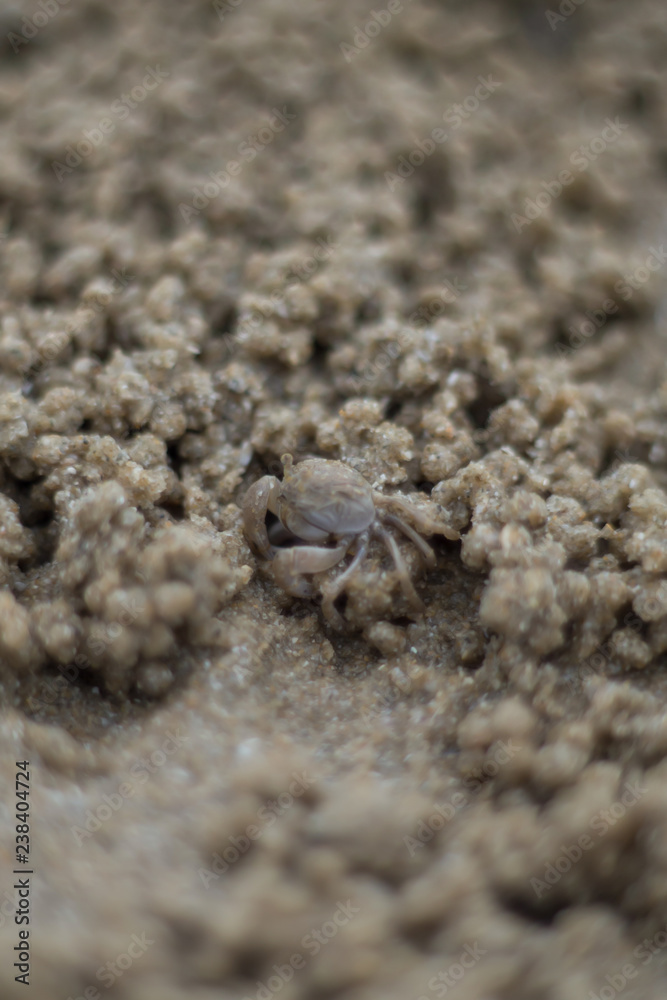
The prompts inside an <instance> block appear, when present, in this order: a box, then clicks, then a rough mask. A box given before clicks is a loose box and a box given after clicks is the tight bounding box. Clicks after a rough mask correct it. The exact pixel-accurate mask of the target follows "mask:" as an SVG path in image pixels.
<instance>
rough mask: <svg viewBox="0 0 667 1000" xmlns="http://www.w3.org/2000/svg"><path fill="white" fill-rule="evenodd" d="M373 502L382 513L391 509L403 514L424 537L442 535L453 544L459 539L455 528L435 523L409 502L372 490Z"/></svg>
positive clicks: (434, 520) (433, 519) (435, 521)
mask: <svg viewBox="0 0 667 1000" xmlns="http://www.w3.org/2000/svg"><path fill="white" fill-rule="evenodd" d="M373 501H374V503H375V506H376V507H378V508H381V509H382V510H383V511H384V510H391V508H392V507H393V508H394V509H396V510H398V511H399V512H400V513H403V514H405V516H406V517H407V518H409V520H410V521H412V523H413V524H414V526H415V528H416V529H417V530H418V531H421V532H422V534H424V535H444V536H445V538H449V540H450V541H453V542H455V541H457V540H458V539H459V538H460V537H461V535H460V533H459V532H458V531H456V529H455V528H450V527H449V525H447V524H444V523H443V522H442V521H437V520H436V519H435V518H434V517H432V516H431V515H429V514H427V513H426V511H424V510H420V508H419V507H418V506H417V504H414V503H410V501H409V500H403V499H402V498H401V497H399V496H396V495H394V496H386V495H385V494H384V493H379V492H378V491H377V490H374V491H373Z"/></svg>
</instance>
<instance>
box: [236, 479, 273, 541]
mask: <svg viewBox="0 0 667 1000" xmlns="http://www.w3.org/2000/svg"><path fill="white" fill-rule="evenodd" d="M279 487H280V483H279V482H278V480H277V479H276V478H275V477H274V476H264V477H263V478H262V479H259V480H258V481H257V482H256V483H253V485H252V486H251V487H250V489H249V490H248V492H247V493H246V495H245V499H244V501H243V529H244V531H245V534H246V538H247V539H248V543H249V545H250V548H251V549H252V550H253V552H254V553H255V555H258V556H261V557H262V558H263V559H273V557H274V555H275V549H274V547H273V546H272V545H271V542H270V541H269V536H268V533H267V530H266V512H267V510H270V509H271V507H272V506H275V504H274V497H275V495H276V493H277V491H278V489H279Z"/></svg>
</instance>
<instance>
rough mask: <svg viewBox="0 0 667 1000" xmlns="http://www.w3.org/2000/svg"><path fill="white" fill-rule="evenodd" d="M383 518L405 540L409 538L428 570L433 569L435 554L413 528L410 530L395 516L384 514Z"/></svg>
mask: <svg viewBox="0 0 667 1000" xmlns="http://www.w3.org/2000/svg"><path fill="white" fill-rule="evenodd" d="M383 516H384V520H385V521H386V522H387V523H388V524H393V526H394V527H395V528H398V530H399V531H402V532H403V534H404V535H405V536H406V538H409V539H410V541H411V542H413V543H414V544H415V545H416V546H417V548H418V549H419V551H420V552H421V554H422V555H423V556H424V559H425V560H426V565H427V566H428V567H429V568H430V569H435V553H434V552H433V549H432V548H431V546H430V545H429V544H428V542H425V541H424V539H423V538H422V536H421V535H418V534H417V532H416V531H415V529H414V528H411V527H410V525H409V524H406V523H405V521H401V519H400V517H396V515H395V514H384V515H383Z"/></svg>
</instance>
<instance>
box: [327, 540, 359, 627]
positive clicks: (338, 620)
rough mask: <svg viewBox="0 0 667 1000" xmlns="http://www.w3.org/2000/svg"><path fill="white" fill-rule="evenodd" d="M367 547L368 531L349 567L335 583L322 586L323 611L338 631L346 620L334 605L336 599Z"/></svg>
mask: <svg viewBox="0 0 667 1000" xmlns="http://www.w3.org/2000/svg"><path fill="white" fill-rule="evenodd" d="M367 548H368V533H367V532H366V533H364V535H362V536H361V539H360V541H359V549H358V551H357V554H356V555H355V557H354V559H353V560H352V562H351V563H350V565H349V566H348V567H347V569H345V570H343V572H342V573H341V574H340V576H339V577H337V578H336V579H335V580H334V581H333V583H331V584H329V585H328V586H323V587H322V597H323V601H322V613H323V614H324V616H325V618H326V619H327V621H328V622H330V623H331V625H333V627H334V628H335V629H338V631H342V630H343V629H344V628H345V620H344V618H343V617H342V615H340V614H339V613H338V611H337V610H336V608H335V607H334V601H335V600H336V598H337V597H338V596H339V595H340V594H341V593H342V591H343V590H344V588H345V585H346V583H347V582H348V580H349V579H350V578H351V577H352V576H353V575H354V573H355V572H356V570H357V567H358V566H359V564H360V563H361V561H362V559H363V558H364V556H365V555H366V550H367Z"/></svg>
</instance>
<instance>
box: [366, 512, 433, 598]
mask: <svg viewBox="0 0 667 1000" xmlns="http://www.w3.org/2000/svg"><path fill="white" fill-rule="evenodd" d="M375 531H376V532H377V533H378V535H379V536H380V538H381V539H382V541H383V542H384V544H385V545H386V546H387V548H388V549H389V552H390V553H391V557H392V559H393V560H394V565H395V566H396V569H397V570H398V579H399V583H400V585H401V590H402V591H403V594H404V596H405V598H406V600H407V601H408V603H409V604H411V605H412V607H413V608H414V609H415V611H423V610H424V602H423V601H422V599H421V597H420V596H419V594H418V593H417V591H416V590H415V588H414V587H413V585H412V580H411V579H410V574H409V573H408V567H407V566H406V565H405V559H404V558H403V556H402V555H401V550H400V549H399V547H398V545H397V544H396V539H395V538H394V536H393V535H391V534H390V533H389V532H388V531H385V529H384V528H382V527H380V526H379V525H376V527H375Z"/></svg>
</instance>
